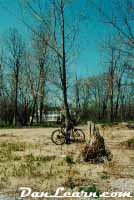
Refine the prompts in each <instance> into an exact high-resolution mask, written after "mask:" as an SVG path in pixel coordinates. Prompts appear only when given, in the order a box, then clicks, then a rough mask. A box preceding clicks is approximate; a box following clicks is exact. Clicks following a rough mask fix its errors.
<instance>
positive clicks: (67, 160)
mask: <svg viewBox="0 0 134 200" xmlns="http://www.w3.org/2000/svg"><path fill="white" fill-rule="evenodd" d="M65 161H66V162H67V163H68V164H75V162H74V160H73V157H72V156H71V155H67V156H66V157H65Z"/></svg>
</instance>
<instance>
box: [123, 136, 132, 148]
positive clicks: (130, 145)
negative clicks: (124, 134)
mask: <svg viewBox="0 0 134 200" xmlns="http://www.w3.org/2000/svg"><path fill="white" fill-rule="evenodd" d="M121 145H123V146H125V147H127V148H129V149H134V138H130V139H128V140H127V141H125V142H122V143H121Z"/></svg>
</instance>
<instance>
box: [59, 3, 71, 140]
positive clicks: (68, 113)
mask: <svg viewBox="0 0 134 200" xmlns="http://www.w3.org/2000/svg"><path fill="white" fill-rule="evenodd" d="M61 20H62V25H61V26H62V27H61V29H62V30H61V34H62V90H63V98H64V107H65V123H66V135H67V136H68V134H69V131H70V120H71V117H70V111H69V105H68V100H67V80H66V78H67V77H66V52H65V22H64V20H65V17H64V5H63V0H61Z"/></svg>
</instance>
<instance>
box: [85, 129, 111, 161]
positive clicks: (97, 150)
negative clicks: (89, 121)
mask: <svg viewBox="0 0 134 200" xmlns="http://www.w3.org/2000/svg"><path fill="white" fill-rule="evenodd" d="M82 157H83V159H84V161H86V162H104V160H106V159H107V160H111V159H112V155H111V153H110V151H109V150H107V149H106V147H105V141H104V138H103V137H102V136H101V135H100V133H99V129H98V128H95V129H94V133H93V136H92V138H91V141H90V143H89V144H86V146H85V147H84V149H83V151H82Z"/></svg>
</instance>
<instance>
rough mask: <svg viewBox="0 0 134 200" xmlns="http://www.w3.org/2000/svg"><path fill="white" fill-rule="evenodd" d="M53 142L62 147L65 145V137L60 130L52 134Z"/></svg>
mask: <svg viewBox="0 0 134 200" xmlns="http://www.w3.org/2000/svg"><path fill="white" fill-rule="evenodd" d="M51 140H52V142H53V143H55V144H56V145H62V144H64V143H65V136H64V134H63V133H62V131H61V130H60V129H57V130H55V131H53V132H52V135H51Z"/></svg>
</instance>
